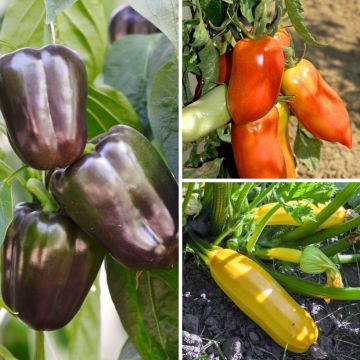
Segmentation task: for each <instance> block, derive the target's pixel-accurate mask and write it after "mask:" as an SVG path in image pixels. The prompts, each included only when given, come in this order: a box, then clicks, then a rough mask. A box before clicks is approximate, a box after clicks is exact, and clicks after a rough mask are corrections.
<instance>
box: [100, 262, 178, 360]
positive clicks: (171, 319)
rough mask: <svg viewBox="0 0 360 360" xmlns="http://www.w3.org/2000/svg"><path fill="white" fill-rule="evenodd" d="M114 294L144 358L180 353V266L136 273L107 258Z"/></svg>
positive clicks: (169, 359) (164, 358) (167, 359)
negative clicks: (178, 267)
mask: <svg viewBox="0 0 360 360" xmlns="http://www.w3.org/2000/svg"><path fill="white" fill-rule="evenodd" d="M106 272H107V282H108V287H109V290H110V294H111V298H112V300H113V302H114V304H115V308H116V310H117V312H118V314H119V316H120V319H121V322H122V324H123V326H124V328H125V330H126V331H127V333H128V335H129V339H130V341H131V342H132V343H133V344H134V346H135V347H136V349H137V351H138V352H139V354H140V355H141V357H142V358H143V359H144V360H172V359H177V357H178V269H177V267H175V268H174V269H172V270H161V271H144V272H142V273H136V272H135V271H133V270H129V269H127V268H126V267H124V266H122V265H121V264H119V263H118V262H117V261H115V260H114V259H113V258H111V257H110V256H107V258H106Z"/></svg>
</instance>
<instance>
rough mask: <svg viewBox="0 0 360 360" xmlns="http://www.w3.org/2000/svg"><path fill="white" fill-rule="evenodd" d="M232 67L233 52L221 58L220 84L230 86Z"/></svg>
mask: <svg viewBox="0 0 360 360" xmlns="http://www.w3.org/2000/svg"><path fill="white" fill-rule="evenodd" d="M231 67H232V51H229V52H227V53H225V54H222V55H221V56H220V57H219V80H218V81H219V82H220V83H223V84H228V83H229V81H230V75H231Z"/></svg>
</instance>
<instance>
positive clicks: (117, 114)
mask: <svg viewBox="0 0 360 360" xmlns="http://www.w3.org/2000/svg"><path fill="white" fill-rule="evenodd" d="M86 111H87V125H88V138H89V139H91V138H93V137H94V136H96V135H99V134H100V133H102V132H104V131H107V130H108V129H110V128H111V127H112V126H114V125H117V124H125V125H129V126H131V127H132V128H134V129H136V130H138V131H141V132H142V131H143V128H142V126H141V124H140V120H139V116H138V115H137V113H136V112H135V110H134V108H133V106H132V105H131V103H130V101H129V100H128V98H127V97H126V96H125V95H124V94H123V93H121V92H120V91H117V90H115V89H113V88H112V87H110V86H107V85H89V88H88V99H87V109H86Z"/></svg>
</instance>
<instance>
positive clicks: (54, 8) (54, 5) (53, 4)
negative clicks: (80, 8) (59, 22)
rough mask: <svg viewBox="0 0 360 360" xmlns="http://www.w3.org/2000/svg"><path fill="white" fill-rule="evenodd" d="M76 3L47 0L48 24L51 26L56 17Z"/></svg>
mask: <svg viewBox="0 0 360 360" xmlns="http://www.w3.org/2000/svg"><path fill="white" fill-rule="evenodd" d="M74 2H75V0H45V8H46V23H47V24H50V23H51V22H52V21H53V20H54V18H55V16H56V15H58V14H60V13H61V12H62V11H63V10H65V9H66V8H67V7H68V6H70V5H72V4H73V3H74Z"/></svg>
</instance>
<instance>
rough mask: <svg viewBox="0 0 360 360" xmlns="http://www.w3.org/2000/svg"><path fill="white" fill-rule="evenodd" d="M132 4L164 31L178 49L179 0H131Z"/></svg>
mask: <svg viewBox="0 0 360 360" xmlns="http://www.w3.org/2000/svg"><path fill="white" fill-rule="evenodd" d="M131 6H132V7H133V8H134V9H135V10H136V11H137V12H138V13H140V14H141V15H142V16H144V17H145V18H146V19H148V20H149V21H151V22H152V23H153V24H154V25H155V26H156V27H157V28H158V29H160V30H161V31H162V33H164V34H165V35H166V36H167V38H168V39H169V40H170V41H171V42H172V44H173V45H174V47H175V48H176V49H178V47H179V44H178V37H179V33H178V19H179V16H178V9H179V3H178V1H177V0H167V1H162V0H151V1H150V0H147V1H144V0H131Z"/></svg>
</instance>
